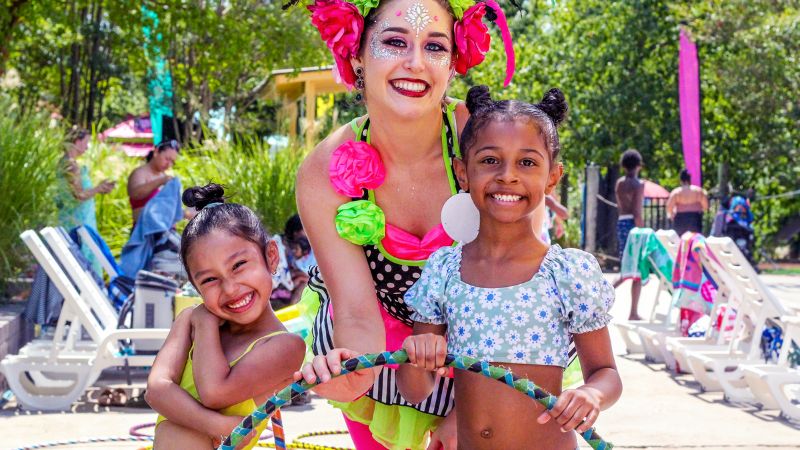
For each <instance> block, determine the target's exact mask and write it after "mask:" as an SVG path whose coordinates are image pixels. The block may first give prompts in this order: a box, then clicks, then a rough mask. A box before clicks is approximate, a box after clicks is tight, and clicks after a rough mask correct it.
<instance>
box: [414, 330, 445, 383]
mask: <svg viewBox="0 0 800 450" xmlns="http://www.w3.org/2000/svg"><path fill="white" fill-rule="evenodd" d="M403 350H405V351H406V353H408V362H410V363H411V364H412V365H413V366H416V367H419V368H420V369H425V370H430V371H431V372H434V371H435V372H436V373H437V374H438V375H439V376H441V377H444V376H447V372H448V371H449V369H448V368H447V367H444V358H445V356H447V340H445V338H444V336H441V335H438V334H433V333H425V334H415V335H411V336H409V337H407V338H406V340H405V341H403Z"/></svg>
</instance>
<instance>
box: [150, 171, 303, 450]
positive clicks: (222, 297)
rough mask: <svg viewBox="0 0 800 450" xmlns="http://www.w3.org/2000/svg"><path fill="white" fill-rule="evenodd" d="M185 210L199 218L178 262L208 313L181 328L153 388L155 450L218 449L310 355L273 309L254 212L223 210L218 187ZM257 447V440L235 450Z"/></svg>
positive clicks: (269, 267) (263, 236)
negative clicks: (156, 419)
mask: <svg viewBox="0 0 800 450" xmlns="http://www.w3.org/2000/svg"><path fill="white" fill-rule="evenodd" d="M183 202H184V204H185V205H186V206H189V207H194V208H196V209H197V210H198V211H199V213H198V214H197V216H195V217H194V218H193V219H192V220H191V221H190V222H189V224H188V225H187V226H186V228H185V229H184V231H183V237H182V240H181V260H182V261H183V262H184V265H185V267H186V273H187V274H188V275H189V280H190V281H191V282H192V284H193V285H194V286H195V288H197V291H198V292H199V293H200V295H201V296H202V297H203V304H202V305H200V306H198V307H196V308H194V309H191V310H185V311H183V312H182V313H181V314H180V315H179V316H178V317H177V318H176V319H175V323H174V324H173V326H172V329H171V330H170V333H169V336H168V337H167V340H166V341H165V342H164V345H163V347H162V348H161V351H159V353H158V356H157V357H156V360H155V362H154V363H153V368H152V370H151V372H150V376H149V378H148V380H147V393H146V399H147V402H148V403H149V404H150V406H151V407H152V408H153V409H155V410H156V411H157V412H158V413H159V417H158V422H157V426H156V432H155V442H154V448H155V449H156V450H161V449H187V448H191V449H203V448H205V449H211V448H214V447H215V446H216V445H218V444H219V441H220V439H221V438H222V437H224V436H225V435H227V434H228V433H230V432H231V430H233V429H234V427H235V426H236V425H237V424H238V423H239V421H240V420H241V419H242V417H243V416H246V415H247V414H249V413H250V412H252V411H253V410H254V409H255V407H256V404H257V403H261V402H263V401H264V400H265V399H266V398H267V397H268V396H270V395H272V394H273V393H274V392H275V391H276V390H278V388H280V387H282V386H284V385H285V384H288V383H289V382H290V381H291V379H292V374H293V373H294V371H295V370H297V369H298V368H299V367H300V365H301V363H302V361H303V357H304V355H305V343H304V342H303V340H302V339H301V338H300V337H299V336H297V335H294V334H289V333H287V331H286V329H285V328H284V327H283V325H282V324H281V322H280V320H278V318H277V317H276V316H275V313H274V312H273V311H272V308H271V307H270V303H269V298H270V294H271V293H272V277H271V276H270V273H271V272H272V271H273V270H275V268H277V265H278V249H277V247H276V245H275V243H274V242H272V241H271V240H270V239H269V237H268V236H269V235H268V234H267V233H266V231H265V230H264V227H263V226H262V225H261V222H260V221H259V220H258V218H257V217H256V215H255V214H254V213H253V211H251V210H250V209H249V208H247V207H245V206H242V205H237V204H234V203H225V200H224V190H223V188H222V187H221V186H219V185H216V184H209V185H207V186H203V187H194V188H189V189H187V190H186V191H185V192H184V193H183ZM263 423H264V425H266V421H264V422H263ZM261 431H262V430H258V431H257V432H258V433H259V434H260V432H261ZM257 440H258V435H257V434H255V432H254V434H253V436H251V438H250V439H249V440H247V439H246V440H245V441H247V443H246V444H242V446H241V447H239V448H241V449H250V448H253V447H254V446H255V444H256V442H257Z"/></svg>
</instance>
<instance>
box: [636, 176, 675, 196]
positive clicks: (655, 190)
mask: <svg viewBox="0 0 800 450" xmlns="http://www.w3.org/2000/svg"><path fill="white" fill-rule="evenodd" d="M642 181H643V182H644V197H645V198H667V197H669V191H668V190H666V189H665V188H664V187H663V186H661V185H658V184H656V183H653V182H652V181H650V180H642Z"/></svg>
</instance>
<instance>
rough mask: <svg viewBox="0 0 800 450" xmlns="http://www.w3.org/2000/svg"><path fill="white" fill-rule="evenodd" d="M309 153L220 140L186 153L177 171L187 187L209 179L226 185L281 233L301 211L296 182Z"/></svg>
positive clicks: (252, 141)
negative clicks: (299, 170)
mask: <svg viewBox="0 0 800 450" xmlns="http://www.w3.org/2000/svg"><path fill="white" fill-rule="evenodd" d="M305 156H306V153H305V151H304V150H301V149H300V148H287V149H284V150H281V151H279V152H271V151H270V149H269V145H267V144H266V143H265V142H263V141H262V140H258V139H255V138H244V139H242V140H240V141H239V142H234V143H229V142H220V141H216V142H209V143H208V144H207V145H205V146H203V147H201V148H197V149H193V150H190V151H189V152H185V154H184V155H182V156H181V158H180V159H179V161H178V164H177V165H176V169H175V172H176V174H177V175H178V176H179V177H180V179H181V182H182V183H183V186H184V188H186V187H188V186H192V185H202V184H206V183H209V182H215V183H220V184H222V185H224V186H225V192H226V196H228V197H229V198H230V201H232V202H235V203H241V204H243V205H245V206H247V207H249V208H251V209H252V210H253V211H255V213H256V214H257V215H258V216H259V217H260V218H261V221H262V222H263V223H264V225H265V226H266V227H267V228H268V229H269V230H270V231H271V232H278V231H280V230H283V226H284V224H285V223H286V219H288V218H289V216H291V215H292V214H294V213H296V212H297V205H296V203H295V196H294V192H295V190H294V184H295V177H296V175H297V168H298V167H299V166H300V163H301V162H302V161H303V158H305Z"/></svg>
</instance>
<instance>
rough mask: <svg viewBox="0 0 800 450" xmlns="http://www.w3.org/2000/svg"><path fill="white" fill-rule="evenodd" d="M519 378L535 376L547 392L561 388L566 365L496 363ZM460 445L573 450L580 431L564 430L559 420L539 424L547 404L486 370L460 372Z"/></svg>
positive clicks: (481, 449) (486, 448)
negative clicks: (487, 375) (486, 373)
mask: <svg viewBox="0 0 800 450" xmlns="http://www.w3.org/2000/svg"><path fill="white" fill-rule="evenodd" d="M493 364H495V365H501V366H503V367H506V368H508V369H510V370H511V371H512V372H513V373H514V374H515V375H517V376H519V377H524V378H528V379H530V380H534V381H535V382H536V383H537V384H538V385H539V386H540V387H542V388H544V389H546V390H547V391H548V392H550V393H552V394H554V395H559V394H560V393H561V379H562V377H563V374H564V369H563V368H561V367H558V366H542V365H521V364H505V363H503V364H497V363H493ZM455 386H456V404H457V405H458V448H468V449H477V450H494V449H500V448H502V449H507V450H515V449H519V450H523V449H524V450H539V449H541V450H545V449H547V450H561V449H564V450H567V449H568V450H573V449H575V448H576V447H577V438H576V436H577V435H576V433H574V432H571V431H570V432H567V433H564V432H562V431H561V428H560V426H559V425H558V423H556V421H555V420H553V419H551V420H550V421H549V422H548V423H546V424H544V425H540V424H539V423H538V422H537V421H536V418H537V417H539V415H540V414H541V413H542V412H544V411H545V408H544V407H543V406H542V405H541V404H539V403H538V402H537V401H535V400H533V399H532V398H530V397H528V396H527V395H525V394H523V393H521V392H518V391H516V390H515V389H513V388H511V387H509V386H508V385H506V384H505V383H502V382H498V381H497V380H492V379H489V378H486V377H484V376H483V375H479V374H475V373H470V372H465V371H458V370H457V371H456V380H455Z"/></svg>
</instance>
